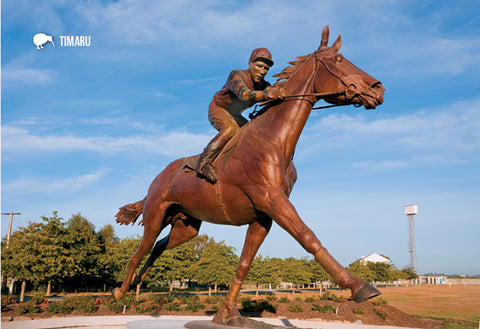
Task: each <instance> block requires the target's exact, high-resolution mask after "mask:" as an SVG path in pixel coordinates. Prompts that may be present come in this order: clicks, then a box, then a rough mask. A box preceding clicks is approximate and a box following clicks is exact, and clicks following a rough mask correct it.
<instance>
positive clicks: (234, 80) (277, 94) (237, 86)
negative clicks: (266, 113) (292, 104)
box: [227, 71, 286, 103]
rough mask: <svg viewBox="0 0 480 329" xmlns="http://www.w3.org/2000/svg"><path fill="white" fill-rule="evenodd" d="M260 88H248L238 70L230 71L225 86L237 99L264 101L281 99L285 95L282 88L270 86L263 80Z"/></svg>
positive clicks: (254, 101)
mask: <svg viewBox="0 0 480 329" xmlns="http://www.w3.org/2000/svg"><path fill="white" fill-rule="evenodd" d="M261 84H262V85H263V86H262V88H261V90H254V89H250V88H249V87H248V86H247V84H246V82H245V80H244V77H243V76H242V74H241V73H240V72H238V71H232V73H231V74H230V77H229V79H228V84H227V87H228V89H229V90H230V91H231V92H233V93H234V94H235V95H236V96H237V97H238V98H239V99H241V100H242V101H245V102H252V103H258V102H264V101H267V100H270V99H281V98H284V97H285V95H286V92H285V89H283V88H272V87H271V86H270V84H269V83H268V82H267V81H265V80H263V81H262V82H261Z"/></svg>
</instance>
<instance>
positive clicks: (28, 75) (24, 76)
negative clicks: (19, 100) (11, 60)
mask: <svg viewBox="0 0 480 329" xmlns="http://www.w3.org/2000/svg"><path fill="white" fill-rule="evenodd" d="M55 74H56V73H55V72H54V71H53V70H44V69H43V70H42V69H33V68H13V67H9V66H7V67H5V68H4V69H2V75H3V77H4V85H5V86H6V87H11V86H17V85H43V84H47V83H50V82H52V81H53V77H54V76H55Z"/></svg>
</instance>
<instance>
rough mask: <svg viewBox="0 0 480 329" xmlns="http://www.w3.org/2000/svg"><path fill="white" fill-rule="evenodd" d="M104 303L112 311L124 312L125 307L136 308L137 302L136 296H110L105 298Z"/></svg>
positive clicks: (126, 308) (127, 308)
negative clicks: (116, 297) (117, 297)
mask: <svg viewBox="0 0 480 329" xmlns="http://www.w3.org/2000/svg"><path fill="white" fill-rule="evenodd" d="M103 305H105V306H106V307H107V308H108V309H109V310H110V311H113V312H115V313H122V312H123V310H124V309H125V310H129V309H133V308H135V306H136V305H137V302H136V300H135V297H134V296H123V297H122V298H120V299H115V298H112V297H110V298H108V299H104V300H103Z"/></svg>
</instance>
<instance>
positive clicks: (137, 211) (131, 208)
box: [115, 199, 145, 225]
mask: <svg viewBox="0 0 480 329" xmlns="http://www.w3.org/2000/svg"><path fill="white" fill-rule="evenodd" d="M144 204H145V199H143V200H141V201H137V202H134V203H130V204H127V205H125V206H123V207H121V208H120V210H119V211H118V212H117V214H116V215H115V217H116V218H117V223H119V224H121V225H128V224H130V223H132V224H133V223H135V221H136V220H137V218H138V217H139V216H140V215H141V214H142V212H143V205H144ZM140 223H141V222H140Z"/></svg>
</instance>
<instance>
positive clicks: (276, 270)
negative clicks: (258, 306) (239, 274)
mask: <svg viewBox="0 0 480 329" xmlns="http://www.w3.org/2000/svg"><path fill="white" fill-rule="evenodd" d="M280 268H281V264H280V263H279V262H276V261H272V259H271V258H269V257H266V258H263V257H262V255H258V256H257V257H255V259H254V260H253V262H252V266H251V268H250V271H249V272H248V275H247V278H246V281H248V282H253V283H255V285H256V288H257V289H256V290H257V291H256V295H257V297H258V286H259V285H260V284H271V285H274V286H276V285H277V284H278V283H279V282H280Z"/></svg>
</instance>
